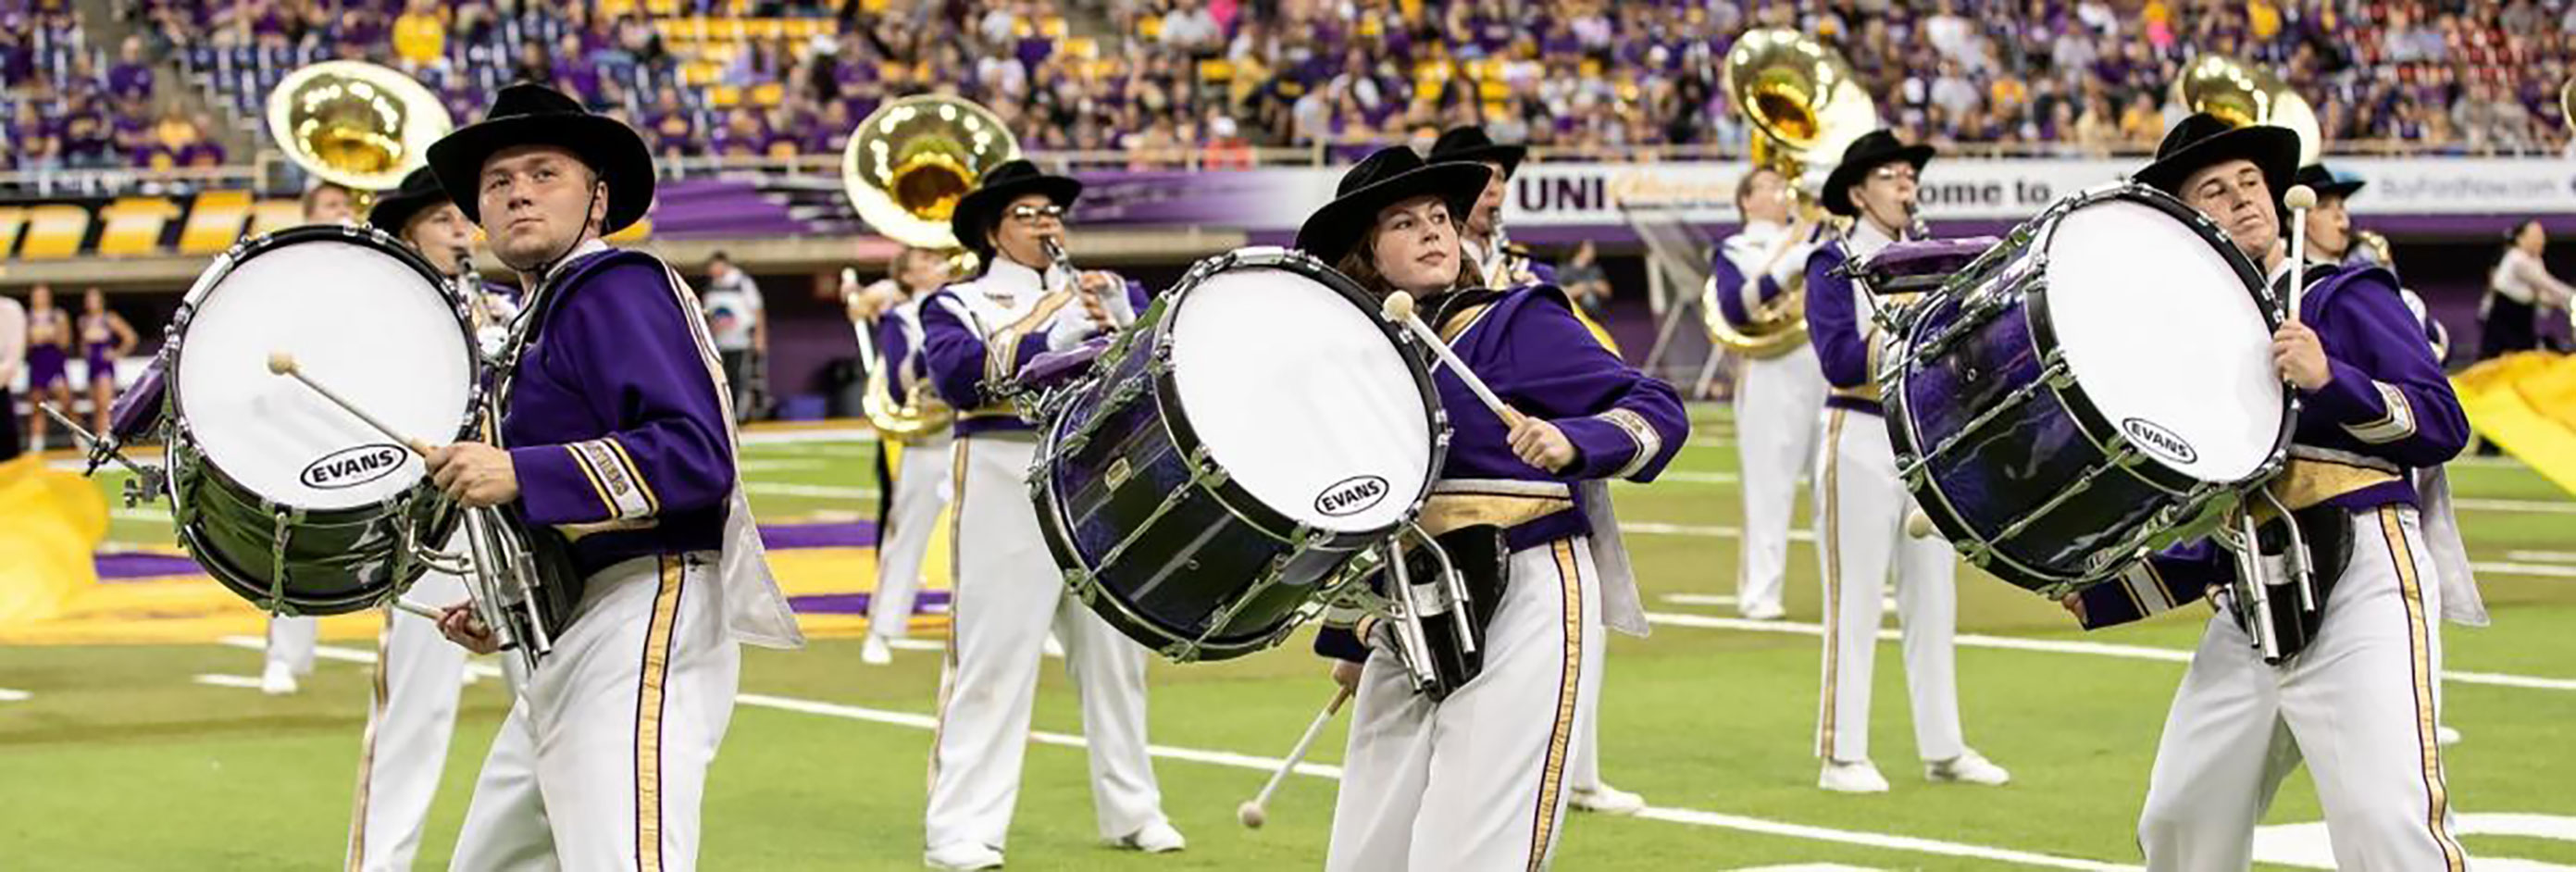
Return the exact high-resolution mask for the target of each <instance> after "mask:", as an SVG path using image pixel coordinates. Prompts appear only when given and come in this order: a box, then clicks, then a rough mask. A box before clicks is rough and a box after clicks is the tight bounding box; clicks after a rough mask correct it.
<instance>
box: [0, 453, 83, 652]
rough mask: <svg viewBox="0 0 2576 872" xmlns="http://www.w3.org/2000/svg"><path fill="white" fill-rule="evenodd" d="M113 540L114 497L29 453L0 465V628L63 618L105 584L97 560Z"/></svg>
mask: <svg viewBox="0 0 2576 872" xmlns="http://www.w3.org/2000/svg"><path fill="white" fill-rule="evenodd" d="M106 538H107V498H106V497H104V496H101V495H100V494H99V492H98V488H97V487H95V486H92V485H91V484H90V483H89V482H88V481H87V480H85V479H83V478H81V477H80V476H77V475H73V474H71V473H68V472H57V471H55V470H51V469H47V468H45V461H44V458H42V457H40V456H37V455H34V454H28V455H25V456H22V457H19V458H18V459H16V460H12V461H9V462H7V463H0V627H6V626H10V625H14V624H24V623H29V622H33V621H42V620H46V619H49V618H52V617H54V616H56V615H59V614H61V613H62V610H63V606H64V604H66V603H68V602H70V601H71V597H72V595H73V593H74V592H76V591H79V590H82V589H85V588H88V587H89V586H91V585H94V584H96V583H98V567H96V566H95V565H93V564H91V562H90V554H91V553H92V552H93V551H94V550H96V549H97V548H98V543H99V542H101V541H103V540H105V539H106Z"/></svg>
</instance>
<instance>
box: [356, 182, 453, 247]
mask: <svg viewBox="0 0 2576 872" xmlns="http://www.w3.org/2000/svg"><path fill="white" fill-rule="evenodd" d="M446 203H447V189H445V188H441V187H439V186H438V174H437V173H434V172H431V171H430V169H429V168H428V167H426V166H424V167H421V168H419V169H416V170H412V171H411V174H410V175H406V176H403V180H402V184H401V185H399V186H396V187H395V188H394V189H393V190H391V191H386V192H385V193H382V194H378V195H376V206H375V208H373V209H369V210H367V223H368V224H369V225H372V226H374V227H375V228H376V229H379V230H383V231H384V232H386V233H391V234H393V235H395V236H401V235H402V232H403V225H405V224H409V223H411V219H412V216H414V215H418V214H420V213H421V212H422V211H424V210H428V209H434V208H437V207H439V206H443V205H446Z"/></svg>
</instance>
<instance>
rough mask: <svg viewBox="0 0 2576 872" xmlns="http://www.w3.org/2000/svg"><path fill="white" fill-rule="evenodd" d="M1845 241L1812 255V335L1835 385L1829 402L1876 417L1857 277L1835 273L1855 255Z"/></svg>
mask: <svg viewBox="0 0 2576 872" xmlns="http://www.w3.org/2000/svg"><path fill="white" fill-rule="evenodd" d="M1844 245H1845V242H1844V240H1841V239H1835V240H1831V241H1828V242H1826V243H1825V244H1823V245H1819V246H1816V250H1815V251H1814V252H1813V253H1810V254H1808V255H1807V338H1808V340H1809V341H1811V342H1813V343H1815V346H1816V362H1817V363H1818V364H1820V365H1822V366H1823V367H1824V369H1825V381H1827V382H1830V383H1832V384H1833V386H1834V391H1833V395H1832V396H1829V397H1826V398H1825V405H1827V406H1831V407H1834V408H1838V409H1851V410H1854V411H1861V412H1868V413H1870V414H1873V415H1875V414H1879V407H1878V384H1877V381H1876V380H1875V375H1874V374H1873V373H1871V372H1870V365H1869V333H1868V330H1866V329H1865V325H1864V324H1863V323H1862V322H1861V313H1860V312H1859V309H1858V307H1859V302H1858V300H1857V299H1856V298H1855V297H1854V296H1853V291H1852V281H1851V279H1848V278H1845V277H1843V276H1840V275H1837V274H1835V272H1834V271H1835V270H1836V269H1839V268H1841V267H1842V265H1843V263H1844V262H1845V261H1848V260H1850V259H1851V256H1850V255H1849V254H1848V253H1847V252H1848V249H1846V248H1845V247H1844ZM1719 260H1720V261H1721V262H1722V261H1723V260H1724V258H1719Z"/></svg>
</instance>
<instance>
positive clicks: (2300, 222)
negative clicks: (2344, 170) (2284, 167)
mask: <svg viewBox="0 0 2576 872" xmlns="http://www.w3.org/2000/svg"><path fill="white" fill-rule="evenodd" d="M2281 205H2284V206H2288V207H2290V315H2289V317H2288V318H2287V319H2285V320H2286V321H2288V322H2291V323H2296V322H2297V321H2298V320H2299V301H2300V299H2301V298H2303V297H2305V296H2306V295H2307V288H2306V287H2305V286H2306V285H2307V282H2306V281H2303V279H2304V278H2305V276H2303V275H2301V273H2303V272H2305V270H2302V269H2300V268H2299V266H2300V265H2301V264H2304V263H2307V262H2308V210H2310V209H2314V208H2316V207H2317V192H2316V189H2314V188H2310V187H2308V186H2306V185H2291V186H2290V189H2289V190H2287V191H2283V192H2281Z"/></svg>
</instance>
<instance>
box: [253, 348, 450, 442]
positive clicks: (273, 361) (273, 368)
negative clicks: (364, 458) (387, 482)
mask: <svg viewBox="0 0 2576 872" xmlns="http://www.w3.org/2000/svg"><path fill="white" fill-rule="evenodd" d="M268 371H269V372H270V373H272V374H275V375H283V376H292V377H294V379H295V380H296V381H300V382H303V383H304V386H305V387H308V388H312V389H313V392H314V393H316V394H320V395H322V398H323V399H326V400H330V401H331V405H334V406H338V407H340V410H341V411H344V412H347V413H349V414H350V415H352V416H355V417H356V418H357V419H358V420H360V421H365V422H367V426H369V427H374V428H376V432H378V433H382V434H385V438H387V439H391V440H394V441H395V442H399V443H402V444H403V446H404V447H407V448H410V449H411V450H412V453H414V454H418V455H420V456H422V457H428V456H429V443H426V442H422V441H420V440H418V439H414V438H411V437H409V436H405V435H402V434H400V433H396V432H394V428H392V427H390V426H387V425H386V424H385V422H383V421H379V420H376V416H374V415H370V414H367V413H366V411H365V410H363V409H360V408H358V407H357V406H356V405H355V404H353V403H350V402H349V401H348V400H347V399H345V398H343V397H341V396H340V395H339V394H335V393H332V392H331V389H330V388H326V387H323V386H322V383H321V382H317V381H314V380H313V378H312V377H311V376H308V375H305V374H304V369H303V367H300V366H297V365H296V363H295V355H293V354H290V353H288V352H286V351H285V350H283V349H281V350H278V351H271V352H269V353H268Z"/></svg>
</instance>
